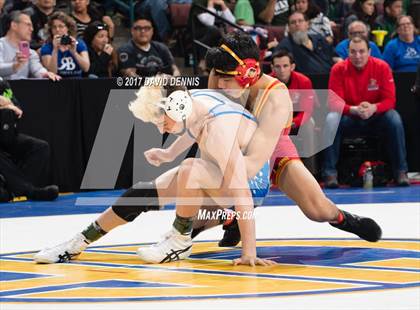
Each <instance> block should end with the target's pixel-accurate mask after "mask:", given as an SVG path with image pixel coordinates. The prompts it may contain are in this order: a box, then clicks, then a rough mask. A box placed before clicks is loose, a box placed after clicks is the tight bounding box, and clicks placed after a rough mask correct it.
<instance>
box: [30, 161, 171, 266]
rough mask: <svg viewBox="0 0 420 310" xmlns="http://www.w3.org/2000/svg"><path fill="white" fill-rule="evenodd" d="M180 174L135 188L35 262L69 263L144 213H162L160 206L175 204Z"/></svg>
mask: <svg viewBox="0 0 420 310" xmlns="http://www.w3.org/2000/svg"><path fill="white" fill-rule="evenodd" d="M176 174H177V168H174V169H172V170H169V171H168V172H166V173H164V174H162V175H161V176H160V177H158V178H157V179H156V180H155V182H143V183H142V182H139V183H137V184H135V185H134V186H133V187H131V188H130V189H128V190H127V191H126V192H125V193H124V194H123V195H122V196H121V197H120V198H118V200H117V201H116V203H115V204H114V205H113V206H111V207H109V208H108V209H107V210H106V211H104V212H103V213H102V214H101V215H100V216H99V218H98V219H97V220H96V221H94V222H93V223H91V224H90V225H89V226H87V227H86V228H85V229H84V230H83V231H82V232H80V233H78V234H76V235H75V236H74V237H73V238H72V239H71V240H69V241H67V242H64V243H62V244H59V245H57V246H54V247H52V248H47V249H44V250H42V251H40V252H38V253H37V254H35V256H34V260H35V261H36V262H38V263H62V262H68V261H69V260H71V259H74V258H76V257H77V256H78V255H79V254H80V253H81V252H82V251H84V250H85V249H86V247H87V246H88V244H90V243H92V242H94V241H96V240H98V239H99V238H101V237H102V236H104V235H105V234H106V233H108V232H109V231H111V230H112V229H114V228H115V227H117V226H120V225H123V224H126V223H127V222H131V221H133V220H134V219H135V218H136V217H137V216H138V215H140V214H141V213H142V212H146V211H148V210H158V209H159V206H160V205H163V204H165V203H169V202H173V199H172V200H171V197H175V196H176ZM130 199H134V204H131V203H129V204H128V202H130ZM136 199H138V203H137V202H136ZM131 202H133V201H132V200H131Z"/></svg>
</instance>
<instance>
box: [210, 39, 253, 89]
mask: <svg viewBox="0 0 420 310" xmlns="http://www.w3.org/2000/svg"><path fill="white" fill-rule="evenodd" d="M220 48H221V49H223V50H224V51H225V52H227V53H229V55H230V56H232V57H233V58H235V60H236V61H237V62H238V66H237V67H236V69H235V70H234V71H223V70H219V69H215V70H216V72H218V73H222V74H227V75H233V76H235V80H236V81H237V82H238V83H239V85H241V86H242V87H244V88H246V87H249V86H251V85H253V84H255V82H257V81H258V78H259V77H260V73H261V68H260V63H259V62H258V61H256V60H255V59H253V58H246V59H243V60H242V59H241V58H239V57H238V55H236V54H235V52H234V51H232V50H231V49H230V48H229V47H228V46H226V45H225V44H222V45H221V46H220Z"/></svg>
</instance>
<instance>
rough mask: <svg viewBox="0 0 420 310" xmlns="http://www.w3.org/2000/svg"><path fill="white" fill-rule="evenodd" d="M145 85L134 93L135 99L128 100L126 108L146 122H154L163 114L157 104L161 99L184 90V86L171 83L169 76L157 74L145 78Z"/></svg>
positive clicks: (162, 110)
mask: <svg viewBox="0 0 420 310" xmlns="http://www.w3.org/2000/svg"><path fill="white" fill-rule="evenodd" d="M146 82H147V86H143V87H141V88H140V89H139V90H138V91H137V93H136V99H134V100H133V101H131V102H130V104H129V105H128V109H129V110H130V111H131V112H132V113H133V115H134V116H135V117H136V118H138V119H140V120H142V121H143V122H145V123H147V122H150V123H156V122H158V121H159V118H161V117H162V115H163V114H165V111H164V109H163V107H160V106H159V103H161V102H162V99H164V98H166V97H167V96H169V95H170V94H172V93H173V92H174V91H177V90H183V91H186V90H187V89H186V87H185V86H182V85H181V86H179V85H171V76H169V75H167V74H158V75H156V76H154V77H149V78H147V79H146Z"/></svg>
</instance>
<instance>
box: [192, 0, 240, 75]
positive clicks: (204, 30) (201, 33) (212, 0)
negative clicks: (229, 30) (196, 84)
mask: <svg viewBox="0 0 420 310" xmlns="http://www.w3.org/2000/svg"><path fill="white" fill-rule="evenodd" d="M193 4H198V5H201V6H203V7H207V9H208V10H209V11H212V12H213V13H216V14H217V15H219V16H221V17H223V18H225V19H226V20H228V21H230V22H232V23H234V22H235V16H234V15H233V14H232V11H231V10H230V9H229V7H228V6H227V5H226V3H225V1H223V0H193ZM188 24H189V28H190V29H191V27H192V26H193V24H194V27H195V38H194V39H196V40H198V41H200V42H202V43H203V44H205V45H206V46H209V47H213V46H216V45H217V44H218V43H219V41H220V39H221V38H222V31H221V29H220V28H221V27H222V25H223V22H222V21H220V20H218V19H216V18H215V17H214V16H213V15H211V14H209V13H207V12H203V10H201V9H200V8H198V7H192V8H191V11H190V15H189V18H188ZM206 52H207V49H206V48H203V47H201V46H200V47H198V58H199V60H200V62H199V64H198V67H199V68H200V69H201V70H202V71H203V72H205V71H206V65H205V61H204V56H205V55H206Z"/></svg>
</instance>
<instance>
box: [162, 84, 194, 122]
mask: <svg viewBox="0 0 420 310" xmlns="http://www.w3.org/2000/svg"><path fill="white" fill-rule="evenodd" d="M158 106H160V107H161V108H163V109H164V110H165V113H166V115H168V117H169V118H171V119H172V120H174V121H175V122H182V121H186V120H187V118H188V116H190V115H191V112H192V99H191V97H190V96H189V95H188V93H187V92H186V91H182V90H177V91H174V92H173V93H172V94H170V95H169V96H168V97H167V98H164V99H162V101H161V103H159V104H158Z"/></svg>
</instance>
